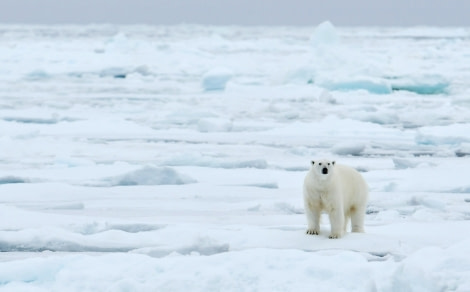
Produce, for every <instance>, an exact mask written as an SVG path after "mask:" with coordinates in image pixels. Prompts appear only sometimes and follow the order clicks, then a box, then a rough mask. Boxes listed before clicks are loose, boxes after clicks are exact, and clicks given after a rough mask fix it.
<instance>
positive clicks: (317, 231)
mask: <svg viewBox="0 0 470 292" xmlns="http://www.w3.org/2000/svg"><path fill="white" fill-rule="evenodd" d="M306 233H307V234H309V235H318V234H320V231H319V230H317V229H313V228H309V229H307V232H306Z"/></svg>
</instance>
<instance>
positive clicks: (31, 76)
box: [25, 69, 51, 81]
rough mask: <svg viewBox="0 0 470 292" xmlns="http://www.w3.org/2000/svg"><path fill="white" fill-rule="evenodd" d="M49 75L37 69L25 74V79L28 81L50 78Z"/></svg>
mask: <svg viewBox="0 0 470 292" xmlns="http://www.w3.org/2000/svg"><path fill="white" fill-rule="evenodd" d="M50 78H51V75H50V74H49V73H47V72H46V71H44V70H41V69H37V70H34V71H31V72H30V73H28V74H26V76H25V79H26V80H28V81H43V80H47V79H50Z"/></svg>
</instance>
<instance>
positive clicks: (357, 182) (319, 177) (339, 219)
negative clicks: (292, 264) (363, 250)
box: [304, 160, 369, 238]
mask: <svg viewBox="0 0 470 292" xmlns="http://www.w3.org/2000/svg"><path fill="white" fill-rule="evenodd" d="M324 168H326V169H327V172H328V173H327V174H324V173H323V169H324ZM368 196H369V191H368V186H367V184H366V182H365V181H364V179H363V178H362V176H361V174H360V173H359V172H357V171H356V170H355V169H353V168H351V167H349V166H345V165H338V164H336V163H335V162H334V161H329V160H319V161H312V167H311V169H310V171H309V172H308V173H307V175H306V176H305V180H304V205H305V214H306V215H307V223H308V229H307V234H319V233H320V215H321V212H322V211H324V212H326V213H328V215H329V218H330V224H331V233H330V236H329V237H330V238H339V237H341V236H342V235H343V234H344V233H345V232H346V227H347V225H348V221H349V218H351V231H352V232H364V215H365V211H366V205H367V200H368Z"/></svg>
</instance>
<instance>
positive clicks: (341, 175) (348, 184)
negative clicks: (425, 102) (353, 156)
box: [335, 164, 369, 204]
mask: <svg viewBox="0 0 470 292" xmlns="http://www.w3.org/2000/svg"><path fill="white" fill-rule="evenodd" d="M335 179H336V185H337V186H339V187H340V188H341V192H342V193H343V195H345V196H346V197H345V199H349V201H350V203H352V204H354V203H355V202H364V201H366V200H367V197H368V194H369V187H368V186H367V184H366V181H365V180H364V178H363V177H362V175H361V174H360V173H359V172H358V171H357V170H355V169H354V168H352V167H349V166H346V165H341V164H338V165H336V166H335Z"/></svg>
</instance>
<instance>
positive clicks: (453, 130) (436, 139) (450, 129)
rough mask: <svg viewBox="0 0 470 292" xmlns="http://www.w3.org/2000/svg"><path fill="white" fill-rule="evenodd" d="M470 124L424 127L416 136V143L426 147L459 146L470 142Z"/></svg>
mask: <svg viewBox="0 0 470 292" xmlns="http://www.w3.org/2000/svg"><path fill="white" fill-rule="evenodd" d="M468 133H470V124H469V123H467V124H451V125H448V126H432V127H422V128H421V129H420V130H419V132H418V133H417V135H416V142H417V143H418V144H424V145H442V144H444V145H445V144H450V145H459V144H466V143H469V142H470V137H469V135H468Z"/></svg>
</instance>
